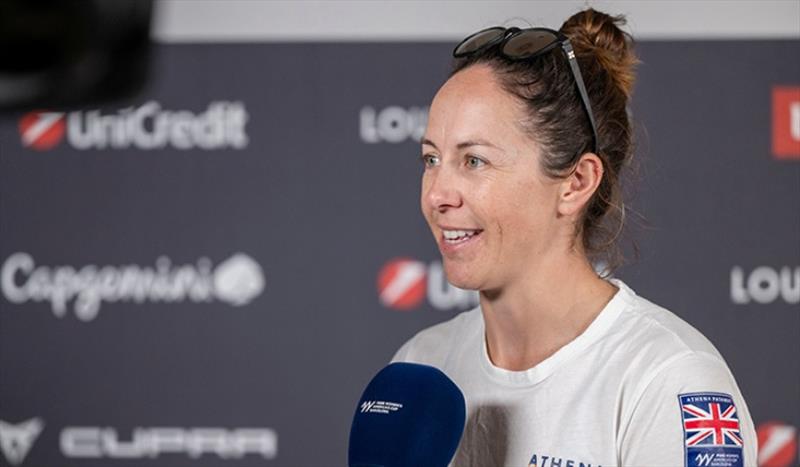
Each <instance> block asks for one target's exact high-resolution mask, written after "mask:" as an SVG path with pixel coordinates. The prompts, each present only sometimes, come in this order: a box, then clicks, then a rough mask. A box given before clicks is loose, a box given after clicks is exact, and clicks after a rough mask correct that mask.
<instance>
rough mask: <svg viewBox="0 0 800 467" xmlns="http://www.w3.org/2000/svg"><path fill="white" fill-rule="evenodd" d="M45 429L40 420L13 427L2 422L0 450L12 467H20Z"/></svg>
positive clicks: (0, 421)
mask: <svg viewBox="0 0 800 467" xmlns="http://www.w3.org/2000/svg"><path fill="white" fill-rule="evenodd" d="M43 429H44V422H43V421H42V419H40V418H32V419H30V420H27V421H24V422H21V423H17V424H16V425H12V424H10V423H7V422H4V421H3V420H0V449H2V451H3V454H4V455H5V457H6V459H7V460H8V462H9V463H10V464H11V465H20V464H22V461H24V460H25V456H27V455H28V451H30V450H31V447H32V446H33V443H34V442H35V441H36V438H38V437H39V434H40V433H41V432H42V430H43Z"/></svg>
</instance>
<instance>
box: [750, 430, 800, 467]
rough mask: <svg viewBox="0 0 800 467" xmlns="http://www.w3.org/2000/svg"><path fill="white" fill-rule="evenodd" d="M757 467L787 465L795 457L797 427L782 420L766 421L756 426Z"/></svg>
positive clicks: (792, 463)
mask: <svg viewBox="0 0 800 467" xmlns="http://www.w3.org/2000/svg"><path fill="white" fill-rule="evenodd" d="M756 436H757V437H758V465H759V467H789V466H791V465H797V464H795V462H794V461H795V459H796V458H797V429H796V428H795V427H793V426H791V425H787V424H786V423H783V422H766V423H762V424H760V425H759V426H758V429H757V430H756Z"/></svg>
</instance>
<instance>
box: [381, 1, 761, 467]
mask: <svg viewBox="0 0 800 467" xmlns="http://www.w3.org/2000/svg"><path fill="white" fill-rule="evenodd" d="M622 24H624V19H623V18H622V17H611V16H609V15H606V14H604V13H600V12H597V11H594V10H592V9H588V10H585V11H582V12H580V13H577V14H575V15H574V16H572V17H571V18H570V19H568V20H567V21H566V22H565V23H564V25H563V26H562V27H561V29H560V30H559V31H553V30H550V29H545V28H531V29H524V30H520V29H518V28H508V29H507V28H502V27H496V28H490V29H487V30H483V31H479V32H478V33H475V34H473V35H472V36H469V37H468V38H467V39H465V40H464V41H462V42H461V43H460V44H459V45H458V46H457V47H456V49H455V51H454V56H455V57H456V62H455V67H454V71H453V74H452V75H451V77H450V79H449V80H448V81H447V82H446V83H445V84H444V85H443V86H442V88H441V89H440V90H439V92H438V93H437V94H436V96H435V98H434V100H433V103H432V105H431V110H430V118H429V121H428V127H427V130H426V133H425V136H424V138H423V139H422V161H423V164H424V168H425V169H424V175H423V179H422V193H421V197H420V201H421V208H422V213H423V215H424V216H425V219H426V220H427V222H428V224H429V226H430V229H431V232H432V233H433V236H434V238H435V240H436V242H437V245H438V247H439V250H440V252H441V254H442V259H443V264H444V269H445V272H446V274H447V278H448V280H449V281H450V282H451V283H452V284H454V285H456V286H458V287H461V288H466V289H474V290H478V291H480V306H479V307H478V308H476V309H475V310H472V311H469V312H466V313H463V314H461V315H459V316H457V317H456V318H454V319H453V320H451V321H449V322H446V323H443V324H440V325H437V326H434V327H433V328H430V329H427V330H425V331H422V332H421V333H419V334H418V335H417V336H415V337H414V338H412V339H411V340H410V341H409V342H407V343H406V344H405V345H404V346H403V347H402V348H401V349H400V350H399V351H398V353H397V355H396V356H395V361H409V362H418V363H425V364H429V365H433V366H436V367H438V368H440V369H441V370H443V371H444V372H445V373H446V374H447V375H448V376H449V377H450V378H451V379H453V380H454V381H455V382H456V383H457V384H458V386H459V387H460V388H461V389H462V391H463V392H464V395H465V398H466V401H467V409H468V422H467V426H466V428H465V432H464V437H463V438H462V441H461V445H460V447H459V450H458V452H457V453H456V457H455V459H454V464H455V465H476V466H478V465H479V466H490V465H534V466H537V467H545V466H550V465H553V466H556V465H580V464H581V463H582V464H584V465H606V466H607V465H637V466H638V465H647V466H656V465H666V466H675V465H706V464H707V463H708V462H710V460H709V459H716V460H715V462H721V463H719V464H714V465H720V466H722V465H724V466H741V465H755V460H756V457H755V443H756V439H755V435H754V431H753V425H752V421H751V419H750V415H749V412H748V410H747V406H746V404H745V402H744V400H743V399H742V396H741V393H740V391H739V389H738V387H737V385H736V382H735V381H734V379H733V376H732V375H731V373H730V371H729V369H728V367H727V366H726V364H725V362H724V360H723V359H722V357H721V356H720V354H719V353H718V352H717V350H716V349H715V348H714V347H713V345H712V344H711V343H710V342H709V341H708V340H707V339H706V338H705V337H704V336H702V335H701V334H700V333H699V332H698V331H697V330H695V329H694V328H693V327H691V326H690V325H689V324H687V323H686V322H684V321H682V320H681V319H679V318H678V317H677V316H675V315H674V314H672V313H671V312H669V311H667V310H665V309H663V308H661V307H659V306H657V305H655V304H653V303H650V302H648V301H647V300H645V299H643V298H641V297H639V296H637V295H636V294H635V293H634V292H633V290H631V289H630V288H629V287H628V286H627V285H625V284H624V283H623V282H622V281H620V280H618V279H611V278H609V277H608V273H609V272H610V271H606V273H605V274H603V275H598V273H597V272H595V270H594V268H593V266H592V263H593V261H604V262H605V263H606V264H608V265H610V269H611V270H613V268H614V266H615V265H616V264H618V258H619V255H618V253H617V252H616V247H615V243H616V239H617V237H618V234H619V232H620V231H621V228H622V222H623V220H624V212H625V210H624V204H623V203H622V202H621V196H620V188H619V179H620V173H621V172H622V170H623V168H624V167H625V166H626V164H628V162H629V161H630V158H631V155H632V153H633V150H632V141H631V124H630V121H629V118H628V113H627V105H628V100H629V98H630V95H631V90H632V86H633V77H634V73H633V66H634V65H635V63H636V57H635V55H634V54H633V52H632V48H631V40H630V36H629V35H627V34H626V33H624V32H623V31H622V30H621V29H620V26H621V25H622ZM709 456H710V457H709ZM548 460H549V461H550V462H549V463H548ZM704 462H705V463H706V464H703V463H704Z"/></svg>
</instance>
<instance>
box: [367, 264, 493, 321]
mask: <svg viewBox="0 0 800 467" xmlns="http://www.w3.org/2000/svg"><path fill="white" fill-rule="evenodd" d="M378 297H379V299H380V301H381V303H382V304H383V305H384V306H386V307H387V308H392V309H394V310H413V309H416V308H419V307H420V306H421V305H422V303H423V302H424V301H425V300H426V299H427V302H428V304H429V305H430V306H431V307H433V308H435V309H437V310H452V309H468V308H472V307H474V306H477V304H478V293H477V292H475V291H470V290H464V289H459V288H458V287H455V286H453V285H452V284H450V283H449V282H447V278H446V277H445V274H444V270H443V269H442V263H441V262H439V261H434V262H431V263H429V264H425V263H423V262H422V261H417V260H414V259H410V258H394V259H392V260H390V261H387V262H386V264H384V266H383V267H382V268H381V270H380V272H379V273H378Z"/></svg>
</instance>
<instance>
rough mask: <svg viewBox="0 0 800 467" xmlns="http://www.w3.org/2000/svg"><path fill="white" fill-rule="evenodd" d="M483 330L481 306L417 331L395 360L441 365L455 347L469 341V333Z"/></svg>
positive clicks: (477, 332) (401, 348)
mask: <svg viewBox="0 0 800 467" xmlns="http://www.w3.org/2000/svg"><path fill="white" fill-rule="evenodd" d="M482 332H483V317H482V316H481V311H480V308H479V307H478V308H474V309H472V310H470V311H465V312H462V313H459V314H458V315H456V316H455V317H454V318H452V319H450V320H448V321H445V322H443V323H439V324H436V325H434V326H431V327H429V328H426V329H423V330H422V331H420V332H418V333H417V334H416V335H415V336H414V337H412V338H411V339H409V340H408V341H407V342H406V343H405V344H403V346H402V347H400V349H399V350H398V351H397V353H395V355H394V357H393V358H392V361H393V362H412V363H424V364H428V365H434V366H441V364H443V362H444V361H445V360H446V359H447V356H448V355H449V354H450V353H451V352H453V351H454V350H455V347H457V346H459V345H464V344H465V343H466V342H468V336H469V335H471V334H475V335H481V334H482Z"/></svg>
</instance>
